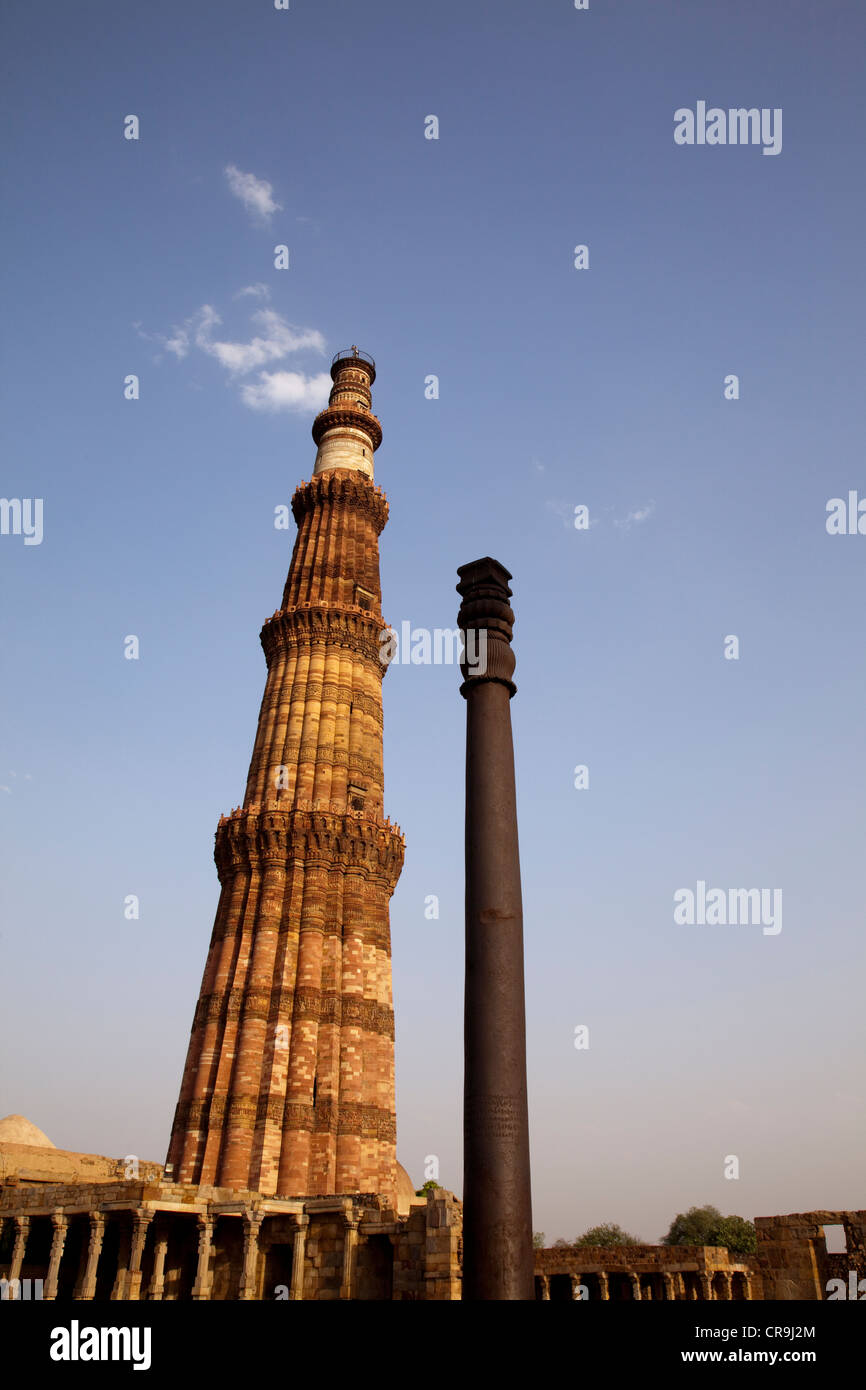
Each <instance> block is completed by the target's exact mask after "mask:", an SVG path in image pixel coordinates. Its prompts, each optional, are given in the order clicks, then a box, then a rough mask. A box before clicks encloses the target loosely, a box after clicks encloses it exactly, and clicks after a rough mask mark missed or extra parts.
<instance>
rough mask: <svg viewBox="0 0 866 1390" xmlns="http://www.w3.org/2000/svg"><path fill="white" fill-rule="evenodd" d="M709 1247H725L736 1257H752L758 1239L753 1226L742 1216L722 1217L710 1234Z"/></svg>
mask: <svg viewBox="0 0 866 1390" xmlns="http://www.w3.org/2000/svg"><path fill="white" fill-rule="evenodd" d="M710 1245H726V1246H727V1248H728V1249H729V1250H730V1251H731V1252H732V1253H733V1254H736V1255H754V1253H755V1250H756V1249H757V1246H758V1238H757V1235H756V1234H755V1227H754V1225H753V1224H752V1222H751V1221H747V1220H746V1218H745V1217H744V1216H723V1217H722V1219H721V1221H720V1222H719V1224H718V1226H716V1228H715V1230H714V1231H713V1233H712V1240H711V1241H710Z"/></svg>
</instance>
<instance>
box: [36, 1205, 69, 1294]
mask: <svg viewBox="0 0 866 1390" xmlns="http://www.w3.org/2000/svg"><path fill="white" fill-rule="evenodd" d="M51 1226H52V1233H51V1254H50V1255H49V1257H48V1273H47V1275H46V1276H45V1287H44V1290H43V1293H42V1297H43V1298H44V1299H52V1298H56V1297H57V1281H58V1275H59V1274H60V1261H61V1259H62V1258H63V1246H64V1244H65V1243H66V1231H67V1228H68V1226H69V1222H68V1219H67V1217H65V1216H64V1214H63V1212H62V1211H53V1212H52V1213H51Z"/></svg>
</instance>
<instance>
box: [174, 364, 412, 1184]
mask: <svg viewBox="0 0 866 1390" xmlns="http://www.w3.org/2000/svg"><path fill="white" fill-rule="evenodd" d="M331 378H332V380H333V383H334V385H333V387H332V389H331V394H330V400H329V404H328V406H327V408H326V409H325V410H323V411H322V412H321V413H320V414H319V415H317V417H316V419H315V421H314V423H313V439H314V440H315V442H316V445H317V446H318V452H317V454H316V461H315V466H314V469H313V477H312V478H311V480H310V481H309V482H307V483H302V484H301V485H300V486H299V487H298V489H297V491H296V492H295V495H294V497H293V499H292V511H293V513H294V516H295V520H296V522H297V525H298V534H297V538H296V540H295V546H294V552H293V554H292V559H291V564H290V566H289V575H288V579H287V580H286V586H285V589H284V592H283V598H282V603H281V605H280V608H279V611H278V612H276V613H274V615H273V616H272V617H271V618H269V619H268V620H267V622H266V623H265V625H264V627H263V628H262V632H261V642H262V646H263V648H264V652H265V658H266V660H267V667H268V674H267V679H266V682H265V692H264V697H263V699H262V705H261V711H260V713H259V722H258V729H257V731H256V739H255V746H254V748H253V754H252V759H251V762H250V770H249V776H248V777H247V786H246V793H245V795H244V802H243V805H242V806H241V807H239V808H238V809H236V810H234V811H232V813H231V815H229V816H223V817H222V818H221V819H220V822H219V826H218V829H217V832H216V845H215V850H214V858H215V860H216V865H217V871H218V874H219V880H220V884H221V890H222V891H221V894H220V900H219V905H218V907H217V913H216V920H215V922H214V928H213V934H212V937H211V944H210V950H209V952H208V957H207V963H206V965H205V969H204V976H203V979H202V984H201V991H200V994H199V1000H198V1006H197V1008H196V1011H195V1017H194V1020H193V1025H192V1032H191V1037H190V1042H189V1050H188V1053H187V1059H186V1065H185V1068H184V1073H183V1081H182V1084H181V1090H180V1099H179V1101H178V1105H177V1110H176V1113H175V1118H174V1124H173V1127H172V1135H171V1143H170V1146H169V1151H168V1158H167V1164H170V1165H171V1167H169V1168H167V1176H168V1175H169V1174H170V1175H171V1177H172V1178H173V1179H174V1181H175V1182H180V1183H194V1184H213V1185H215V1186H220V1187H233V1188H240V1189H248V1190H252V1191H258V1192H261V1193H278V1194H286V1195H316V1194H321V1193H341V1192H378V1193H383V1194H386V1195H387V1194H393V1192H394V1190H395V1181H396V1147H395V1146H396V1119H395V1106H394V1014H393V1008H392V994H391V941H390V928H389V901H390V898H391V895H392V893H393V892H394V888H395V886H396V883H397V880H398V878H399V876H400V870H401V868H402V865H403V851H404V841H403V837H402V835H401V833H400V830H399V828H398V827H396V826H392V825H391V823H390V821H388V820H387V819H385V816H384V814H383V775H382V678H383V676H384V673H385V671H386V669H387V667H386V665H385V664H384V663H383V662H382V660H381V659H380V654H381V652H382V646H381V642H380V634H381V633H382V631H383V628H384V626H385V624H384V620H383V617H382V612H381V589H380V583H379V535H380V533H381V531H382V529H383V527H384V526H385V522H386V521H387V518H388V504H387V502H386V500H385V497H384V494H383V493H382V491H381V489H379V488H378V487H376V485H375V483H374V482H373V455H374V452H375V450H376V449H377V448H378V447H379V445H380V443H381V442H382V429H381V426H380V424H379V421H378V420H377V418H376V416H375V415H374V414H373V413H372V409H371V405H372V401H371V395H370V387H371V386H372V384H373V382H374V381H375V378H376V369H375V364H374V362H373V360H372V358H370V357H368V356H367V355H366V354H365V353H361V352H359V350H358V349H357V348H354V347H353V348H352V349H351V351H349V352H342V353H338V354H337V355H336V357H335V358H334V360H333V363H332V365H331Z"/></svg>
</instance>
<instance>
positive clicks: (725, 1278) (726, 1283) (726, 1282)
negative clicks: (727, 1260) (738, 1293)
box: [722, 1270, 734, 1303]
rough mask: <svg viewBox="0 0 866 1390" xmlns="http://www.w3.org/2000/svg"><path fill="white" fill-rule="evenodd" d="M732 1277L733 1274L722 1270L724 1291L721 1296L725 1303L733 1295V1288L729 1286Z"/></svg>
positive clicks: (728, 1301)
mask: <svg viewBox="0 0 866 1390" xmlns="http://www.w3.org/2000/svg"><path fill="white" fill-rule="evenodd" d="M733 1277H734V1276H733V1275H732V1274H729V1273H728V1272H727V1271H726V1270H722V1280H723V1286H724V1293H723V1294H722V1298H723V1300H724V1301H725V1302H726V1303H730V1301H731V1299H732V1298H733V1296H734V1294H733V1290H732V1288H731V1282H732V1280H733Z"/></svg>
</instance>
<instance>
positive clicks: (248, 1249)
mask: <svg viewBox="0 0 866 1390" xmlns="http://www.w3.org/2000/svg"><path fill="white" fill-rule="evenodd" d="M261 1224H262V1217H261V1214H260V1213H259V1212H256V1211H245V1212H244V1266H243V1271H242V1273H241V1282H240V1288H239V1289H238V1298H239V1299H250V1298H255V1296H256V1273H257V1269H258V1259H259V1230H260V1229H261Z"/></svg>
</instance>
